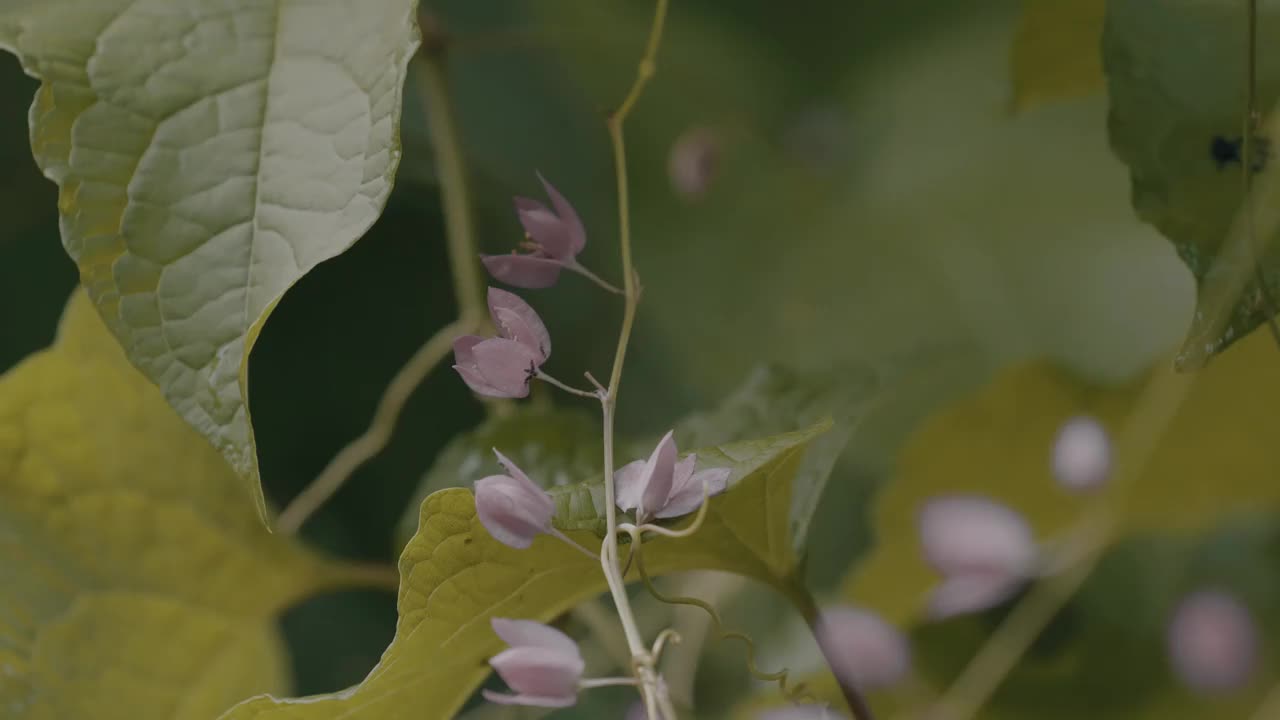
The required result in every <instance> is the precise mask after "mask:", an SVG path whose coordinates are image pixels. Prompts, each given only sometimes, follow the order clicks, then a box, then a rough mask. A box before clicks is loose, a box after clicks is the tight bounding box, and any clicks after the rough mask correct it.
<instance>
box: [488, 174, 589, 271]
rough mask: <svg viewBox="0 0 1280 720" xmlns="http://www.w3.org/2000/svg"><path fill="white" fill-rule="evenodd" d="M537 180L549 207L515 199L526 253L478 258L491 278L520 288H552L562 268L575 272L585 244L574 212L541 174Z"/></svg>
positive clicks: (581, 226) (535, 202)
mask: <svg viewBox="0 0 1280 720" xmlns="http://www.w3.org/2000/svg"><path fill="white" fill-rule="evenodd" d="M538 180H539V181H541V182H542V187H543V189H544V190H546V192H547V197H548V198H550V199H551V207H550V208H548V207H547V206H546V205H544V204H542V203H540V202H538V201H537V200H532V199H530V198H523V197H518V198H516V200H515V205H516V215H517V216H518V217H519V218H520V224H521V225H523V226H524V232H525V236H526V238H527V242H526V244H525V245H526V248H527V249H528V250H529V252H528V253H517V252H512V253H509V254H506V255H481V256H480V261H481V262H482V263H484V266H485V268H486V269H487V270H488V271H489V273H490V274H491V275H493V276H494V277H495V278H497V279H498V280H501V281H502V282H504V283H507V284H508V285H514V286H516V287H521V288H545V287H551V286H552V285H555V284H556V281H557V280H559V279H560V271H561V270H562V269H564V268H569V269H577V267H578V261H577V256H578V253H580V252H582V249H583V248H584V247H586V245H587V231H586V229H585V228H584V227H583V225H582V219H581V218H579V217H578V213H577V211H576V210H574V209H573V206H572V205H570V204H569V201H568V200H566V199H565V198H564V196H563V195H561V194H560V192H559V191H558V190H556V189H555V187H554V186H552V185H551V183H549V182H547V181H546V179H545V178H543V177H542V175H538Z"/></svg>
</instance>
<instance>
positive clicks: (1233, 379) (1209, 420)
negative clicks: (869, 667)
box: [846, 335, 1280, 626]
mask: <svg viewBox="0 0 1280 720" xmlns="http://www.w3.org/2000/svg"><path fill="white" fill-rule="evenodd" d="M1278 360H1280V355H1277V351H1276V348H1275V347H1274V345H1273V343H1272V342H1271V338H1269V337H1266V336H1263V335H1258V336H1256V337H1253V338H1250V339H1248V340H1246V341H1244V342H1242V343H1241V344H1240V346H1239V348H1238V349H1237V350H1236V352H1234V353H1231V354H1228V355H1224V356H1222V357H1220V358H1219V359H1218V360H1217V361H1216V362H1215V363H1214V364H1213V365H1211V366H1209V367H1208V368H1206V369H1205V370H1203V371H1201V373H1200V376H1199V377H1198V378H1197V380H1196V383H1195V385H1194V386H1193V388H1192V389H1191V394H1190V396H1189V397H1188V398H1187V400H1186V402H1185V403H1184V404H1183V406H1182V408H1181V410H1180V411H1179V414H1178V417H1177V419H1176V420H1175V422H1174V423H1173V425H1172V426H1171V427H1170V428H1169V430H1168V432H1167V434H1166V435H1165V436H1164V438H1163V441H1162V444H1161V445H1160V447H1159V449H1158V451H1157V452H1156V453H1155V455H1154V456H1153V457H1152V458H1151V460H1150V463H1149V465H1148V466H1147V467H1146V470H1145V473H1144V475H1143V477H1142V479H1141V480H1140V482H1139V483H1138V484H1137V485H1136V486H1135V487H1134V488H1133V490H1132V495H1131V497H1130V499H1129V501H1128V502H1127V503H1126V504H1125V506H1124V509H1123V516H1122V523H1123V530H1124V531H1125V532H1126V533H1133V532H1140V531H1160V530H1177V531H1194V530H1202V529H1205V528H1209V527H1213V526H1215V525H1217V524H1218V523H1219V522H1221V521H1222V519H1223V518H1224V517H1227V516H1229V515H1230V514H1232V513H1235V512H1240V511H1244V510H1249V509H1253V508H1258V507H1269V506H1272V505H1274V504H1275V503H1276V502H1277V501H1280V484H1277V483H1275V482H1273V480H1274V478H1275V477H1276V476H1277V474H1280V447H1278V446H1277V445H1276V443H1275V440H1274V437H1273V433H1272V430H1273V428H1274V427H1275V426H1276V423H1277V421H1280V405H1277V403H1276V402H1275V398H1276V397H1280V361H1278ZM1158 371H1159V370H1158ZM1139 385H1140V383H1134V384H1132V385H1130V386H1126V387H1120V388H1106V387H1100V386H1091V385H1089V384H1087V383H1083V382H1080V381H1079V380H1077V379H1075V378H1073V377H1072V376H1070V375H1068V374H1067V373H1065V372H1063V371H1060V370H1058V369H1056V368H1054V367H1053V366H1051V365H1049V364H1046V363H1035V364H1029V365H1024V366H1021V367H1017V368H1014V369H1011V370H1009V371H1006V372H1005V373H1003V374H1001V375H1000V376H999V377H998V378H997V379H996V380H995V381H994V382H993V383H992V384H991V385H989V386H988V387H986V388H985V389H983V390H982V391H981V392H979V393H977V394H976V395H974V396H972V397H969V398H967V399H965V400H963V401H961V402H959V403H956V404H955V405H954V406H952V407H950V408H948V409H946V410H945V411H943V412H940V413H938V414H937V415H935V416H933V417H932V418H930V419H929V420H928V421H926V422H925V423H924V424H923V426H922V427H921V428H920V429H919V431H918V432H917V433H916V434H915V435H914V437H913V438H912V439H911V440H910V441H909V442H908V444H907V446H906V448H905V449H904V451H903V453H902V457H901V460H900V462H899V469H898V471H897V474H896V476H895V477H894V478H893V479H892V480H891V481H890V482H889V483H888V484H887V485H886V486H885V488H884V490H883V491H882V493H881V494H880V496H879V497H878V498H877V500H876V504H875V509H874V517H875V523H874V524H875V529H876V546H875V548H874V549H873V550H872V552H871V553H870V555H869V556H868V557H867V558H866V560H865V562H864V563H862V564H861V565H860V566H859V567H858V569H857V571H856V572H855V573H854V574H853V575H852V577H851V578H850V581H849V584H848V585H847V587H846V597H848V598H849V599H851V600H853V601H855V602H858V603H860V604H863V605H868V606H870V607H872V608H875V609H876V610H877V611H879V612H881V613H883V614H885V615H886V616H887V617H889V618H890V619H892V620H893V621H895V622H897V623H899V624H901V625H904V626H906V625H909V624H912V623H913V622H914V621H915V619H916V616H917V614H918V612H919V611H920V610H921V609H922V607H923V605H922V602H923V600H924V598H925V594H926V593H927V592H928V591H929V589H930V588H931V587H932V586H933V585H934V584H935V583H936V582H937V580H938V576H937V574H936V573H935V572H934V571H933V570H932V569H931V568H930V567H929V565H928V563H926V561H925V558H924V555H923V553H922V551H921V547H920V540H919V535H918V528H917V523H916V519H917V513H918V512H919V510H920V507H921V506H922V505H923V503H925V502H926V501H927V500H928V499H929V498H931V497H934V496H937V495H939V494H943V493H954V492H961V493H978V494H982V495H985V496H988V497H990V498H992V499H995V500H998V501H1000V502H1003V503H1005V504H1007V505H1009V506H1010V507H1012V508H1014V509H1015V510H1017V511H1018V512H1020V513H1022V514H1023V515H1024V516H1025V517H1026V518H1027V520H1028V521H1029V522H1030V523H1031V525H1032V526H1033V527H1034V529H1035V531H1036V534H1037V536H1038V537H1039V538H1040V539H1042V540H1044V539H1047V538H1049V537H1051V536H1053V535H1055V534H1056V533H1058V532H1060V531H1062V530H1063V529H1065V528H1066V527H1067V526H1069V525H1070V524H1071V523H1072V522H1073V521H1074V520H1075V518H1076V515H1077V512H1078V510H1079V509H1080V508H1081V507H1082V505H1083V503H1084V502H1085V501H1084V500H1083V499H1082V498H1081V497H1080V496H1077V495H1072V494H1070V493H1068V492H1067V491H1065V490H1063V489H1061V488H1060V487H1059V486H1058V485H1057V484H1056V483H1055V482H1054V481H1053V479H1052V476H1051V474H1050V453H1051V450H1052V447H1053V441H1054V436H1055V434H1056V432H1057V430H1058V428H1059V426H1060V425H1061V424H1062V423H1063V422H1064V421H1065V420H1067V419H1068V418H1070V417H1072V416H1074V415H1076V414H1079V413H1089V414H1091V415H1093V416H1095V417H1097V418H1098V419H1099V420H1100V421H1101V422H1102V423H1103V425H1104V426H1105V427H1107V429H1108V430H1110V431H1112V432H1116V431H1117V430H1118V428H1119V427H1120V425H1121V423H1122V422H1123V421H1124V419H1125V418H1126V417H1127V415H1128V413H1129V412H1130V410H1131V409H1132V404H1133V400H1134V398H1135V397H1136V394H1137V389H1138V386H1139Z"/></svg>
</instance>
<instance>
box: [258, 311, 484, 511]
mask: <svg viewBox="0 0 1280 720" xmlns="http://www.w3.org/2000/svg"><path fill="white" fill-rule="evenodd" d="M477 329H478V324H476V323H474V322H468V321H462V320H459V321H457V322H453V323H450V324H448V325H445V326H444V327H442V328H440V329H439V330H438V331H436V333H435V334H434V335H432V336H431V338H430V339H429V340H427V342H426V343H425V344H423V345H422V347H420V348H418V351H417V352H415V353H414V354H413V357H411V358H409V362H407V363H405V365H404V367H402V368H400V370H399V371H398V372H396V374H395V377H393V378H392V379H391V382H390V383H389V384H388V385H387V389H386V390H384V391H383V393H382V398H381V399H380V400H379V401H378V408H377V410H375V411H374V413H373V420H372V422H370V423H369V427H368V429H366V430H365V431H364V433H363V434H361V435H360V437H358V438H356V439H355V440H353V441H352V442H351V443H350V444H348V445H347V446H346V447H344V448H342V450H341V451H339V452H338V454H337V455H335V456H334V457H333V459H332V460H330V461H329V464H328V465H326V466H325V468H324V470H323V471H321V473H320V474H319V475H317V476H316V479H315V480H313V481H312V482H311V484H310V485H308V486H307V487H306V488H305V489H303V491H302V492H301V493H298V496H297V497H295V498H294V499H293V501H292V502H290V503H289V505H288V506H287V507H285V509H284V510H283V511H282V512H281V513H280V516H279V517H278V518H277V519H276V530H277V531H278V532H281V533H283V534H285V535H292V534H294V533H296V532H298V530H299V529H301V527H302V524H303V523H305V522H306V521H307V518H309V517H311V516H312V514H314V513H315V511H316V510H319V509H320V506H322V505H324V503H325V502H327V501H328V500H329V498H331V497H333V495H334V493H336V492H338V490H339V488H341V487H342V485H343V483H345V482H346V481H347V479H348V478H350V477H351V475H352V474H353V473H354V472H355V471H356V470H358V469H359V468H360V466H362V465H364V464H365V463H366V462H368V461H369V460H371V459H373V458H374V457H375V456H376V455H377V454H378V453H380V452H382V450H383V448H385V447H386V446H387V444H388V443H390V442H391V436H392V435H393V434H394V433H395V429H396V424H397V423H398V422H399V420H400V414H401V412H402V411H403V410H404V406H405V404H406V403H408V401H409V398H410V396H412V395H413V393H414V391H415V390H417V389H418V386H419V385H421V384H422V381H423V380H425V379H426V378H427V376H428V375H430V374H431V371H432V370H434V369H435V367H436V366H437V365H439V364H440V361H441V360H443V359H444V358H445V357H446V356H447V355H448V354H449V353H450V352H451V351H452V350H453V340H454V338H456V337H458V336H459V335H465V334H467V333H471V332H475V331H476V330H477Z"/></svg>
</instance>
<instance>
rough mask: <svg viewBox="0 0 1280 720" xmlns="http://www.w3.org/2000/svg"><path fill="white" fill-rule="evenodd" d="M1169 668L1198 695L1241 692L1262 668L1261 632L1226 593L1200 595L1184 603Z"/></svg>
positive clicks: (1173, 624)
mask: <svg viewBox="0 0 1280 720" xmlns="http://www.w3.org/2000/svg"><path fill="white" fill-rule="evenodd" d="M1168 647H1169V663H1170V665H1171V666H1172V667H1173V671H1174V673H1175V674H1177V676H1178V678H1179V679H1181V680H1182V682H1183V683H1184V684H1186V686H1187V687H1189V688H1191V689H1192V690H1194V691H1196V692H1200V693H1205V694H1220V693H1227V692H1231V691H1233V690H1237V689H1239V688H1241V687H1243V686H1245V685H1246V684H1248V682H1249V680H1250V679H1251V678H1252V677H1253V673H1254V670H1255V669H1256V668H1257V665H1258V628H1257V626H1256V625H1255V624H1254V621H1253V617H1252V615H1250V613H1249V610H1248V608H1246V607H1245V606H1244V605H1243V604H1242V603H1241V602H1240V601H1239V600H1237V599H1236V598H1235V597H1234V596H1232V595H1231V594H1229V593H1227V592H1223V591H1221V590H1199V591H1197V592H1194V593H1191V594H1190V595H1188V596H1186V597H1185V598H1183V600H1182V602H1180V603H1179V604H1178V607H1177V609H1176V610H1175V611H1174V613H1173V619H1172V620H1171V621H1170V622H1169V632H1168Z"/></svg>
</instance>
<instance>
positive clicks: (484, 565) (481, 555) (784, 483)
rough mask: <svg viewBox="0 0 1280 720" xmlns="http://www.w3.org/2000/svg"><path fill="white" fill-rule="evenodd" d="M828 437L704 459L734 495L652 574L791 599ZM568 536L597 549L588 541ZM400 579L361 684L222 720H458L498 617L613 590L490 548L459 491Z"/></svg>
mask: <svg viewBox="0 0 1280 720" xmlns="http://www.w3.org/2000/svg"><path fill="white" fill-rule="evenodd" d="M829 426H830V424H829V423H824V424H820V425H815V426H813V427H811V428H809V429H807V430H802V431H799V432H793V433H787V434H785V435H779V436H775V437H770V438H765V439H762V440H756V441H750V442H740V443H733V444H729V445H723V446H718V447H710V448H704V449H701V450H698V451H697V452H698V457H699V465H700V466H717V467H730V468H732V474H731V476H730V479H729V482H730V489H729V490H728V492H726V493H725V494H723V495H720V496H717V497H716V498H714V499H713V500H712V501H711V505H710V508H709V512H708V514H707V518H706V523H705V525H704V526H703V527H702V528H701V529H700V530H699V531H698V532H697V533H696V534H695V535H694V536H693V537H691V538H688V539H684V540H667V539H658V540H655V541H653V542H648V543H646V544H645V546H644V553H645V559H646V560H645V562H646V566H648V567H649V569H650V571H651V572H653V573H655V574H661V573H669V572H675V571H679V570H692V569H720V570H729V571H732V572H736V573H740V574H743V575H747V576H750V577H754V578H757V579H760V580H762V581H764V582H767V583H770V584H772V585H773V586H774V587H776V588H778V589H779V590H780V591H781V592H783V593H789V594H794V593H795V592H796V587H795V585H794V573H795V570H796V561H797V559H796V556H795V554H794V553H793V552H792V547H791V542H790V535H789V533H788V527H787V523H788V505H789V499H790V497H791V484H792V480H793V478H794V477H795V475H796V472H797V470H798V469H799V468H800V465H801V458H802V455H803V454H804V450H805V448H806V446H807V445H808V444H809V443H810V442H811V441H813V440H814V439H815V438H816V437H818V436H819V435H821V434H822V433H823V432H825V431H826V430H827V429H828V428H829ZM569 535H570V536H571V537H573V538H574V539H576V540H578V541H579V542H581V543H582V544H584V545H586V546H588V547H596V546H598V544H599V537H598V536H597V535H596V534H595V533H593V532H590V531H584V530H571V531H569ZM400 574H401V578H402V582H401V586H400V598H399V608H400V623H399V626H398V627H397V630H396V637H395V639H394V640H393V641H392V643H391V647H389V648H388V649H387V651H386V653H385V654H384V655H383V657H382V661H381V662H380V663H379V664H378V666H377V667H376V668H374V670H373V671H372V672H371V673H370V674H369V676H368V677H367V678H366V679H365V681H364V682H363V683H362V684H361V685H359V686H358V687H356V688H353V689H350V690H347V691H345V692H342V693H337V694H333V695H327V696H323V697H315V698H305V699H300V700H288V699H283V700H282V699H277V698H274V697H269V696H268V697H262V698H256V699H254V700H250V701H247V702H245V703H244V704H242V705H240V706H239V707H237V708H235V709H233V710H232V711H230V712H228V713H227V714H226V715H225V716H224V718H225V720H249V719H259V720H274V719H277V718H292V719H295V720H298V719H307V720H314V719H316V718H342V717H353V716H357V715H358V716H359V717H361V718H369V719H370V720H382V719H385V718H415V719H417V720H431V719H434V718H450V717H453V716H454V713H455V712H456V711H457V709H458V708H459V707H460V706H461V705H462V703H463V702H464V701H465V700H466V699H467V697H468V696H469V695H470V694H471V693H472V692H473V691H474V689H475V688H476V686H477V685H478V684H479V683H480V682H481V681H482V680H483V679H484V678H485V676H486V675H487V674H488V672H489V668H488V666H487V665H485V659H486V658H488V657H489V656H491V655H493V654H494V653H495V652H496V651H497V650H499V649H500V647H501V643H500V641H499V640H498V638H497V637H496V636H495V635H494V634H493V632H492V631H491V630H490V629H489V623H488V619H489V618H490V617H492V616H495V615H498V616H507V617H521V618H536V619H540V620H550V619H551V618H553V617H555V616H557V615H559V614H561V613H563V612H564V611H566V610H568V609H570V608H572V607H574V606H575V605H577V604H578V603H580V602H582V601H584V600H586V599H588V598H590V597H592V596H594V595H596V594H597V593H599V592H601V591H602V590H603V589H604V588H605V582H604V577H603V575H602V574H601V572H600V569H599V564H598V563H596V562H595V561H593V560H592V559H590V558H587V557H585V556H583V555H582V554H581V553H579V552H577V551H575V550H573V549H572V548H570V547H568V546H567V545H565V544H564V543H562V542H560V541H558V540H556V539H554V538H551V537H548V536H543V537H539V538H538V539H537V540H536V541H535V542H534V544H533V547H532V548H530V549H528V550H514V549H512V548H509V547H506V546H505V545H502V544H500V543H498V542H496V541H495V540H493V539H492V538H491V537H490V536H489V534H488V533H487V532H486V531H485V530H484V528H483V527H482V526H481V525H480V522H479V520H477V519H476V515H475V501H474V498H473V497H472V495H471V492H470V491H468V490H465V489H460V488H455V489H449V490H442V491H440V492H437V493H435V494H434V495H432V496H431V497H429V498H427V500H426V502H424V503H423V505H422V515H421V522H420V524H419V527H418V533H417V535H415V536H414V538H413V540H412V541H411V542H410V543H409V545H408V547H406V548H405V551H404V554H403V555H402V556H401V558H400Z"/></svg>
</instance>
